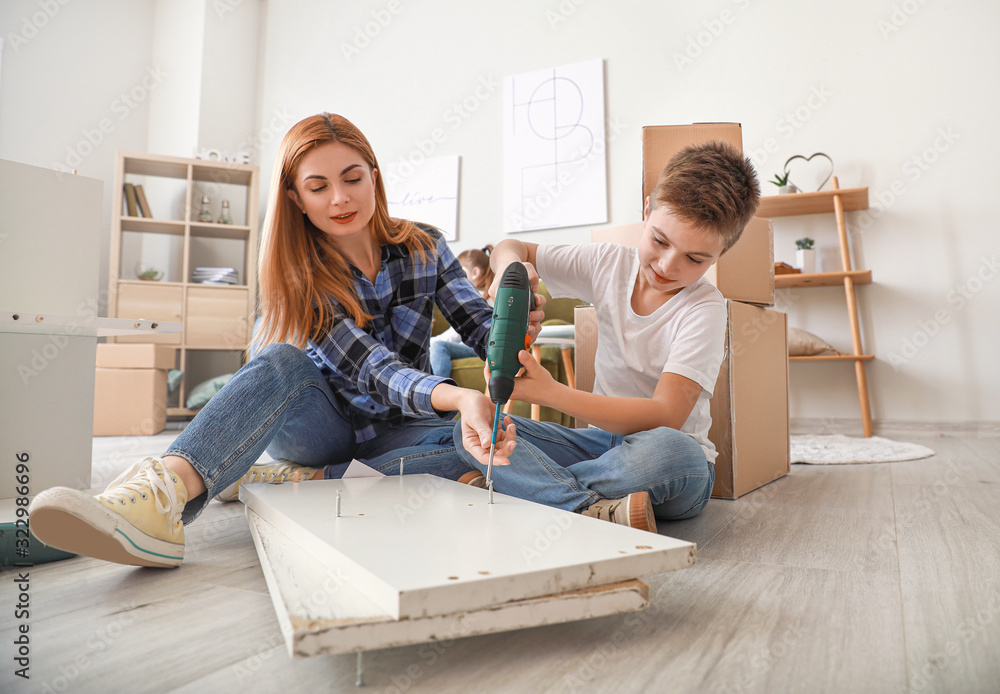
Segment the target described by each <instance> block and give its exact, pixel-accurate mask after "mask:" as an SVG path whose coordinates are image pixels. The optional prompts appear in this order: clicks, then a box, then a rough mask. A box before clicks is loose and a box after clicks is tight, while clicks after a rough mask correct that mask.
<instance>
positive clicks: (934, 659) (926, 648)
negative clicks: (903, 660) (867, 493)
mask: <svg viewBox="0 0 1000 694" xmlns="http://www.w3.org/2000/svg"><path fill="white" fill-rule="evenodd" d="M998 505H1000V504H998V500H997V487H996V486H995V485H989V486H987V485H981V486H965V485H962V486H959V485H952V486H943V485H931V486H921V485H900V486H898V487H897V488H896V506H897V510H898V518H899V521H898V524H897V531H898V545H899V562H900V577H901V590H902V596H903V615H904V626H905V630H906V636H907V643H906V646H907V666H908V669H909V686H910V689H911V691H921V692H943V693H947V692H984V693H986V692H990V693H995V692H998V691H1000V659H998V657H997V656H998V654H1000V522H998V521H1000V518H998V517H1000V514H998V513H997V507H998Z"/></svg>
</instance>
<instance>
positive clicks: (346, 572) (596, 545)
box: [240, 475, 695, 619]
mask: <svg viewBox="0 0 1000 694" xmlns="http://www.w3.org/2000/svg"><path fill="white" fill-rule="evenodd" d="M338 491H339V492H340V493H341V515H340V516H339V517H338V515H337V511H336V506H337V501H336V499H337V493H338ZM494 498H495V503H494V504H489V503H487V502H488V499H489V494H488V492H487V491H486V490H484V489H479V488H477V487H471V486H468V485H464V484H459V483H457V482H451V481H449V480H444V479H440V478H436V477H432V476H430V475H405V476H395V477H378V478H375V477H372V478H360V479H348V480H322V481H312V482H304V483H297V484H283V485H268V484H254V485H247V486H243V487H241V488H240V499H241V500H242V501H243V502H244V503H245V504H246V505H247V508H248V509H249V510H250V511H252V512H253V513H255V514H257V515H259V516H260V517H261V518H263V519H264V520H265V521H267V522H268V523H270V524H271V525H273V526H274V527H275V528H276V529H277V530H278V531H280V532H281V533H282V534H283V535H285V536H288V537H292V538H294V540H295V542H296V543H297V544H299V545H300V546H301V547H302V548H303V549H305V550H306V551H307V552H309V553H310V554H311V555H312V556H313V557H315V558H316V560H317V561H319V562H321V563H322V564H323V565H324V566H326V567H328V568H329V569H331V570H335V571H338V572H339V573H340V575H341V576H343V580H344V581H346V582H347V583H349V584H350V585H351V586H352V587H353V588H355V589H357V590H358V591H359V592H361V593H362V594H364V595H365V596H366V597H367V598H368V600H370V601H371V602H373V603H374V604H375V605H376V606H377V607H378V608H379V609H381V610H382V611H384V612H385V613H386V614H388V615H389V616H391V617H392V618H393V619H403V618H409V619H416V618H423V617H430V616H434V615H446V614H452V613H456V612H465V611H470V610H478V609H483V608H488V607H490V606H494V605H499V604H502V603H506V602H509V601H511V600H523V599H526V598H533V597H540V596H545V595H555V594H559V593H566V592H569V591H574V590H581V589H585V588H593V587H595V586H601V585H606V584H609V583H616V582H620V581H624V580H628V579H632V578H637V577H641V576H648V575H652V574H659V573H663V572H665V571H673V570H676V569H682V568H685V567H687V566H691V565H693V564H694V559H695V546H694V545H693V544H691V543H690V542H683V541H681V540H676V539H674V538H670V537H664V536H661V535H656V534H653V533H647V532H644V531H641V530H634V529H632V528H629V527H626V526H623V525H617V524H614V523H608V522H607V521H602V520H598V519H595V518H589V517H585V516H581V515H579V514H576V513H570V512H567V511H561V510H559V509H554V508H550V507H547V506H542V505H540V504H535V503H532V502H528V501H523V500H521V499H515V498H513V497H509V496H505V495H503V494H495V495H494Z"/></svg>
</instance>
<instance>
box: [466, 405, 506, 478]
mask: <svg viewBox="0 0 1000 694" xmlns="http://www.w3.org/2000/svg"><path fill="white" fill-rule="evenodd" d="M459 411H460V412H461V413H462V446H464V447H465V450H467V451H468V452H469V453H471V454H472V455H473V457H475V458H476V460H478V461H479V463H480V464H481V465H484V466H485V465H487V464H489V461H490V442H491V441H492V440H493V412H494V405H493V402H492V401H491V400H490V399H489V397H488V396H486V395H483V394H482V393H477V392H475V391H469V397H468V398H467V401H466V402H464V403H463V406H462V407H461V408H460V410H459ZM500 420H501V422H502V423H503V424H504V425H506V430H504V428H503V427H502V426H501V429H500V431H498V432H497V445H496V451H495V452H494V456H493V464H494V465H510V457H509V456H510V454H511V453H513V452H514V447H515V446H516V445H517V427H516V426H515V425H514V423H513V421H512V420H511V418H510V417H504V416H503V415H501V417H500Z"/></svg>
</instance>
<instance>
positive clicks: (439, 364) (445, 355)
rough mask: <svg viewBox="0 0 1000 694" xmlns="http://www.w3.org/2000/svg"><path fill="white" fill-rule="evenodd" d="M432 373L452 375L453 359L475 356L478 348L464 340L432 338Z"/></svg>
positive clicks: (445, 375)
mask: <svg viewBox="0 0 1000 694" xmlns="http://www.w3.org/2000/svg"><path fill="white" fill-rule="evenodd" d="M429 351H430V357H431V373H432V374H434V375H435V376H444V377H445V378H447V377H448V376H451V360H452V359H464V358H465V357H475V356H477V355H476V350H474V349H472V347H469V346H468V345H467V344H465V343H463V342H445V341H444V340H431V347H430V350H429Z"/></svg>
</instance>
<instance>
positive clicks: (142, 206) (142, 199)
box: [135, 185, 153, 219]
mask: <svg viewBox="0 0 1000 694" xmlns="http://www.w3.org/2000/svg"><path fill="white" fill-rule="evenodd" d="M135 197H136V200H137V201H138V202H139V211H140V212H142V216H143V217H146V218H148V219H152V218H153V213H152V212H150V210H149V203H148V202H146V193H145V191H143V189H142V186H141V185H137V186H136V187H135Z"/></svg>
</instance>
